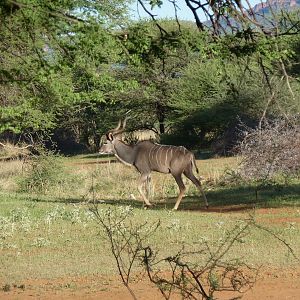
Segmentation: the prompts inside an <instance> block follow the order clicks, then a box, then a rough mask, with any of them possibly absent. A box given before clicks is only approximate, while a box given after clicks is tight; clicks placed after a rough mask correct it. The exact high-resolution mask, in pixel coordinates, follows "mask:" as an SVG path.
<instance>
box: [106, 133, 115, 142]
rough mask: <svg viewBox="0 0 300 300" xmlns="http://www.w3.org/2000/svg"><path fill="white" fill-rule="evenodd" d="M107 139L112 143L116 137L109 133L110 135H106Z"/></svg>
mask: <svg viewBox="0 0 300 300" xmlns="http://www.w3.org/2000/svg"><path fill="white" fill-rule="evenodd" d="M106 138H107V139H108V140H109V141H110V142H111V141H113V139H114V136H113V134H112V133H111V132H109V133H108V134H107V135H106Z"/></svg>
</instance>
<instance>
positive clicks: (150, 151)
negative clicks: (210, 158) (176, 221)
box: [99, 119, 208, 210]
mask: <svg viewBox="0 0 300 300" xmlns="http://www.w3.org/2000/svg"><path fill="white" fill-rule="evenodd" d="M125 126H126V119H125V120H124V122H123V125H122V122H121V120H120V121H119V124H118V126H117V127H116V128H114V129H112V130H110V131H109V132H108V133H107V134H106V139H107V141H106V143H104V144H103V145H102V146H101V148H100V149H99V153H101V154H114V155H115V156H116V157H117V158H118V159H119V160H120V161H121V162H122V163H124V164H126V165H130V166H134V167H135V168H136V169H137V170H138V171H139V173H140V174H141V177H140V179H139V183H138V190H139V192H140V194H141V196H142V198H143V200H144V202H145V205H146V206H151V203H150V202H149V200H148V198H147V197H146V195H145V194H144V192H143V184H144V183H146V181H147V180H149V179H150V173H151V171H156V172H160V173H165V174H166V173H171V174H172V175H173V177H174V178H175V180H176V182H177V184H178V187H179V190H180V193H179V195H178V198H177V201H176V204H175V206H174V209H175V210H177V209H178V206H179V204H180V201H181V199H182V197H183V195H184V192H185V189H186V188H185V185H184V183H183V181H182V174H184V175H185V176H186V177H187V178H189V179H190V180H191V181H192V182H193V183H194V184H195V185H196V187H197V188H198V190H199V191H200V192H201V194H202V197H203V198H204V201H205V205H206V207H208V203H207V199H206V196H205V194H204V191H203V189H202V187H201V183H200V181H199V180H198V179H197V178H196V177H195V176H194V174H193V167H195V169H196V171H197V173H198V168H197V166H196V162H195V156H194V154H193V153H192V152H190V151H188V150H187V149H186V148H184V147H182V146H180V147H177V146H169V145H159V144H156V143H153V142H151V141H140V142H138V143H136V144H134V145H128V144H126V143H124V142H123V141H122V140H121V134H122V132H124V130H125Z"/></svg>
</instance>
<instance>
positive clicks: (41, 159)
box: [19, 151, 66, 193]
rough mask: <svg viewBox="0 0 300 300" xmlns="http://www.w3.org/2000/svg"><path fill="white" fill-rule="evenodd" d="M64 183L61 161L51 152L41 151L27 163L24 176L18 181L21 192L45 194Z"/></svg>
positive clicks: (64, 177)
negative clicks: (27, 166)
mask: <svg viewBox="0 0 300 300" xmlns="http://www.w3.org/2000/svg"><path fill="white" fill-rule="evenodd" d="M65 181H66V173H65V170H64V166H63V162H62V159H61V157H60V156H59V155H56V154H54V153H52V152H45V151H42V152H41V153H40V155H38V156H34V157H33V158H32V159H31V160H30V162H29V168H28V169H27V170H26V174H25V175H24V176H23V177H22V178H21V180H20V181H19V186H20V190H21V191H26V192H39V193H46V192H48V191H49V190H50V189H51V188H52V187H54V186H58V185H62V184H63V183H65Z"/></svg>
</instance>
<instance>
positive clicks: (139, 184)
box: [138, 174, 152, 206]
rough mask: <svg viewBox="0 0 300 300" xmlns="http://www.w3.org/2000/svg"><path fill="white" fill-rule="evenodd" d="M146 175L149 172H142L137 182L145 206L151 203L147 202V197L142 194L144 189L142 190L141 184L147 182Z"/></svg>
mask: <svg viewBox="0 0 300 300" xmlns="http://www.w3.org/2000/svg"><path fill="white" fill-rule="evenodd" d="M148 176H149V174H142V175H141V177H140V179H139V182H138V190H139V193H140V194H141V196H142V198H143V201H144V202H145V204H146V206H151V205H152V204H151V203H150V202H149V200H148V198H147V197H146V195H145V194H144V191H143V186H144V185H145V184H147V183H148V182H147V181H148Z"/></svg>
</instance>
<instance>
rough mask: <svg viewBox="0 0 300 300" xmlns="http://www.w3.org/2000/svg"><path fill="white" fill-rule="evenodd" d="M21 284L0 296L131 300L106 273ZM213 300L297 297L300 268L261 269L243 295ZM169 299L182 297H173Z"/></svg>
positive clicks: (145, 297) (142, 284)
mask: <svg viewBox="0 0 300 300" xmlns="http://www.w3.org/2000/svg"><path fill="white" fill-rule="evenodd" d="M23 284H24V286H15V287H10V290H9V291H7V292H4V291H1V292H0V299H6V300H12V299H20V300H21V299H22V300H23V299H25V300H26V299H47V300H50V299H54V300H58V299H67V300H71V299H75V300H77V299H78V300H79V299H111V300H119V299H120V300H132V299H133V298H132V297H131V295H130V294H129V292H128V291H127V289H126V288H125V287H124V286H123V285H122V284H121V281H119V280H118V278H114V279H112V278H108V277H105V276H96V275H95V276H90V277H76V278H74V277H72V278H67V277H66V278H61V279H55V280H41V279H38V280H28V281H26V282H25V283H23ZM131 287H132V290H133V291H134V293H135V295H136V297H137V299H141V300H156V299H157V300H158V299H163V297H162V296H161V294H160V293H159V291H158V289H157V288H155V287H154V286H153V285H151V284H150V283H149V281H146V280H140V281H136V282H134V283H132V285H131ZM215 296H217V298H216V299H222V300H225V299H233V297H234V296H235V297H237V296H242V299H244V300H251V299H258V300H260V299H264V300H265V299H270V300H271V299H275V300H277V299H278V300H283V299H286V300H292V299H293V300H298V299H300V268H297V269H291V270H286V269H285V270H280V269H275V268H274V269H270V270H263V271H261V273H260V276H259V278H258V279H257V282H256V284H255V286H254V287H253V288H252V289H251V290H249V291H248V292H246V293H245V294H233V293H226V292H225V293H223V294H222V295H220V294H219V295H215ZM171 299H176V300H177V299H181V297H180V296H174V297H172V298H171Z"/></svg>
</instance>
